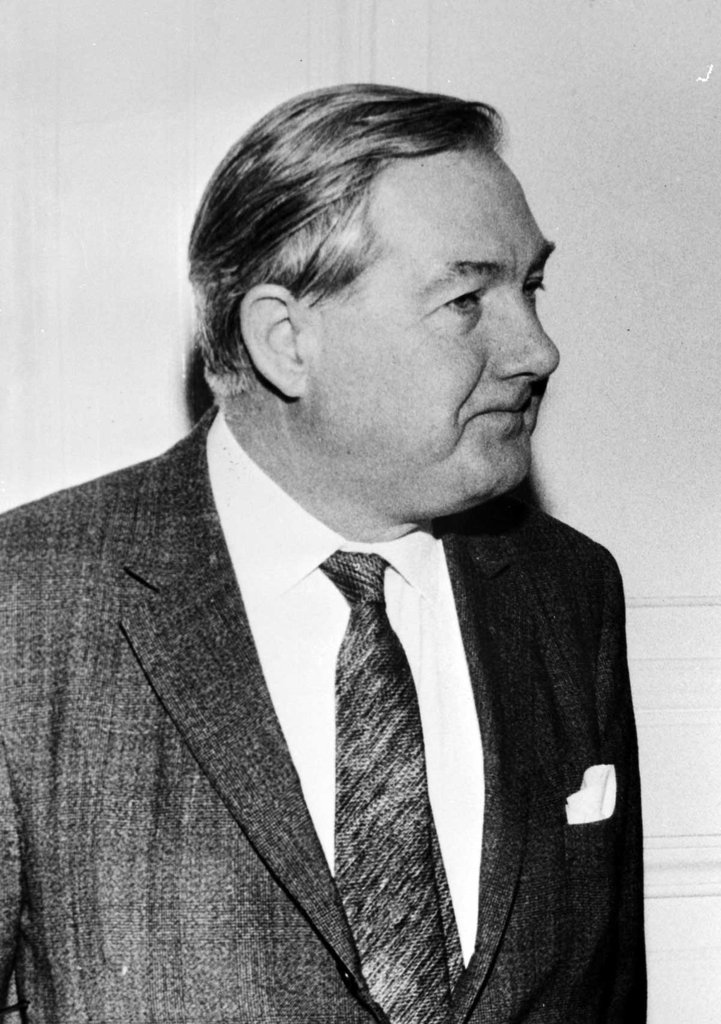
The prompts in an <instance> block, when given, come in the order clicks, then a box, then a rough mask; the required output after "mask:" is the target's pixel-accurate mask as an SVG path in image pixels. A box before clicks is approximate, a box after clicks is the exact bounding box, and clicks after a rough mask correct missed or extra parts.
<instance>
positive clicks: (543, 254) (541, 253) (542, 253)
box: [530, 239, 556, 270]
mask: <svg viewBox="0 0 721 1024" xmlns="http://www.w3.org/2000/svg"><path fill="white" fill-rule="evenodd" d="M555 251H556V243H555V242H549V241H548V239H546V240H545V241H544V243H543V245H542V246H541V248H540V249H539V250H538V254H537V256H536V258H535V259H534V260H533V262H532V263H531V267H530V269H531V270H540V268H541V267H542V266H544V264H545V262H546V260H547V259H548V257H549V256H550V255H551V253H552V252H555Z"/></svg>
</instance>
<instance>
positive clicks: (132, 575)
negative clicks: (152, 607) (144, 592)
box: [123, 565, 160, 594]
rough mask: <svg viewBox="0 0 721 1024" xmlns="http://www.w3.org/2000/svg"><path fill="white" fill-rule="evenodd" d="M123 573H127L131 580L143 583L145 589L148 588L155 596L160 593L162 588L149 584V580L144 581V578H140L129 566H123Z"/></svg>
mask: <svg viewBox="0 0 721 1024" xmlns="http://www.w3.org/2000/svg"><path fill="white" fill-rule="evenodd" d="M123 572H124V573H127V575H128V576H130V578H131V579H133V580H135V581H136V582H137V583H142V585H143V586H144V587H147V588H148V590H152V591H153V593H154V594H159V593H160V587H156V586H155V585H154V584H153V583H150V582H148V580H145V579H143V577H142V576H138V574H137V572H133V570H132V569H129V568H128V566H127V565H125V566H123Z"/></svg>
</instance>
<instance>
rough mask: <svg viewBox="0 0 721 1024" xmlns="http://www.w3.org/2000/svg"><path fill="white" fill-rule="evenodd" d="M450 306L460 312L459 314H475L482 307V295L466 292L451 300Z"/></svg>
mask: <svg viewBox="0 0 721 1024" xmlns="http://www.w3.org/2000/svg"><path fill="white" fill-rule="evenodd" d="M448 305H449V306H450V307H451V309H456V310H458V312H459V313H475V312H476V311H477V310H478V309H479V308H480V305H481V293H480V292H465V294H463V295H459V296H458V297H457V298H455V299H451V301H450V302H449V303H448Z"/></svg>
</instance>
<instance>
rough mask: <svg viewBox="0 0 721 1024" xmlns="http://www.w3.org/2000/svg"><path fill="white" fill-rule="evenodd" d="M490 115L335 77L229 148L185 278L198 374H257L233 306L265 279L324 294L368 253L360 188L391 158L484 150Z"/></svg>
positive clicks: (247, 380) (492, 124)
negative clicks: (199, 359)
mask: <svg viewBox="0 0 721 1024" xmlns="http://www.w3.org/2000/svg"><path fill="white" fill-rule="evenodd" d="M500 140H501V121H500V118H499V117H498V115H497V113H496V112H495V111H494V110H493V109H492V108H490V107H487V106H485V105H484V104H482V103H472V102H467V101H465V100H460V99H455V98H453V97H450V96H441V95H435V94H426V93H419V92H414V91H412V90H410V89H401V88H397V87H395V86H382V85H342V86H336V87H333V88H328V89H319V90H317V91H316V92H312V93H308V94H306V95H303V96H298V97H295V98H294V99H291V100H289V101H288V102H286V103H283V104H281V105H280V106H279V107H276V108H275V109H274V110H272V111H271V112H270V113H269V114H267V115H266V116H265V117H264V118H262V119H261V120H260V121H259V122H258V123H257V124H256V125H255V126H254V127H253V128H251V129H250V131H249V132H248V133H247V134H246V135H244V136H243V137H242V138H241V139H240V140H239V141H238V142H237V143H236V145H235V146H233V147H232V149H231V150H230V151H229V152H228V154H227V155H226V157H225V158H224V160H223V161H222V162H221V164H220V165H219V167H218V168H217V170H216V172H215V174H214V175H213V177H212V179H211V181H210V183H209V184H208V187H207V189H206V191H205V194H204V196H203V199H202V201H201V204H200V208H199V210H198V213H197V216H196V220H195V224H194V226H193V231H192V235H191V240H190V277H191V281H192V282H193V285H194V288H195V292H196V299H197V306H198V338H199V342H200V346H201V350H202V353H203V357H204V360H205V366H206V373H207V376H208V380H209V383H210V385H211V387H212V388H213V390H214V391H215V392H216V393H217V394H218V395H220V396H223V395H231V394H234V393H238V392H240V391H243V390H245V389H246V388H248V387H249V386H252V384H253V383H254V381H255V372H254V370H253V367H252V363H251V361H250V360H249V358H248V353H247V351H246V349H245V344H244V340H243V337H242V333H241V326H240V304H241V301H242V299H243V296H244V295H245V294H246V293H247V292H248V290H249V289H250V288H252V287H253V286H254V285H257V284H260V283H261V282H272V283H274V284H278V285H283V286H284V287H286V288H288V289H289V291H290V292H292V293H293V294H294V295H295V296H296V297H297V298H302V297H304V296H306V295H308V296H312V297H313V298H316V299H317V298H325V297H327V296H329V295H333V294H336V293H338V292H341V291H342V290H343V289H345V288H347V287H348V286H349V285H351V284H352V283H353V281H355V280H356V278H357V277H358V276H359V275H360V273H361V272H362V271H363V270H364V269H365V268H366V267H367V266H368V265H369V263H370V262H371V261H372V260H373V258H374V256H375V255H376V254H377V252H378V245H377V239H376V237H375V235H374V232H373V230H372V228H371V225H370V223H369V220H368V217H367V206H368V199H369V194H370V190H371V188H372V185H373V183H374V181H375V180H376V178H377V176H378V175H379V173H380V172H381V171H382V170H383V169H384V168H385V167H386V166H388V164H389V163H390V162H391V161H393V160H397V159H409V158H418V157H421V156H428V155H431V154H434V153H441V152H447V151H450V150H454V151H458V150H463V149H468V148H475V149H477V150H479V151H483V152H494V151H495V150H496V149H497V148H498V146H499V144H500Z"/></svg>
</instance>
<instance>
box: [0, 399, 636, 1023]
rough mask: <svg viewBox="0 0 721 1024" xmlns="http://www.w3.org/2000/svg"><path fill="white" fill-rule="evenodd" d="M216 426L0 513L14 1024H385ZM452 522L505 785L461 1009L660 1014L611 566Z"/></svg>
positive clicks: (0, 716)
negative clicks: (340, 887) (293, 747)
mask: <svg viewBox="0 0 721 1024" xmlns="http://www.w3.org/2000/svg"><path fill="white" fill-rule="evenodd" d="M209 424H210V417H208V418H207V419H206V420H205V421H204V422H203V423H201V424H200V425H199V427H198V429H197V430H196V431H195V432H194V433H193V434H192V435H191V436H190V437H189V438H187V439H186V440H184V441H182V442H181V443H180V444H179V445H178V446H177V447H176V448H174V449H173V450H172V451H170V452H168V453H167V454H166V455H164V456H162V457H161V458H159V459H155V460H153V461H151V462H150V463H146V464H144V465H141V466H136V467H134V468H132V469H129V470H124V471H122V472H120V473H117V474H113V475H111V476H110V477H107V478H105V479H103V480H98V481H94V482H92V483H89V484H85V485H83V486H82V487H80V488H74V489H73V490H71V491H67V492H64V493H63V494H58V495H53V496H52V497H50V498H46V499H43V500H42V501H40V502H38V503H36V504H34V505H31V506H29V507H26V508H23V509H18V510H16V511H14V512H12V513H9V514H8V515H6V516H4V517H2V519H0V564H2V572H0V709H1V713H0V1008H3V1007H7V1006H8V1005H14V1004H16V1002H17V1001H18V1000H23V1001H26V1002H27V1003H28V1004H29V1005H28V1008H27V1010H26V1011H25V1012H24V1013H23V1014H19V1013H5V1015H3V1016H2V1018H0V1019H2V1021H3V1022H4V1021H5V1020H7V1021H8V1022H13V1024H15V1022H19V1021H20V1020H21V1019H22V1020H23V1022H25V1024H199V1022H202V1024H231V1022H232V1024H239V1022H243V1024H309V1022H313V1024H385V1022H386V1021H387V1018H386V1016H385V1014H383V1013H382V1011H380V1010H379V1009H378V1007H377V1005H376V1003H375V1001H374V1000H372V998H371V996H370V994H369V993H368V990H367V986H366V984H365V980H364V978H363V975H362V972H361V970H360V965H359V963H358V956H357V951H356V949H355V945H354V942H353V938H352V936H351V933H350V929H349V927H348V923H347V921H346V918H345V914H344V910H343V906H342V903H341V900H340V897H339V895H338V892H337V887H336V885H335V882H334V879H333V877H332V876H331V874H330V871H329V870H328V865H327V862H326V860H325V857H324V854H323V850H322V848H321V846H320V843H319V842H318V838H317V836H316V835H315V832H314V829H313V824H312V821H311V819H310V815H309V814H308V811H307V808H306V806H305V803H304V799H303V793H302V790H301V786H300V783H299V780H298V777H297V773H296V772H295V770H294V767H293V764H292V761H291V759H290V756H289V753H288V749H287V746H286V744H285V741H284V737H283V734H282V731H281V729H280V726H279V723H278V721H277V719H276V717H275V714H274V710H273V706H272V702H271V700H270V696H269V694H268V691H267V687H266V686H265V681H264V679H263V674H262V669H261V666H260V662H259V660H258V657H257V652H256V650H255V647H254V643H253V638H252V635H251V632H250V627H249V624H248V620H247V616H246V614H245V610H244V607H243V601H242V595H241V593H240V591H239V589H238V586H237V582H236V579H235V576H234V574H233V569H232V564H231V562H230V559H229V556H228V553H227V549H226V547H225V544H224V539H223V535H222V531H221V528H220V524H219V522H218V519H217V514H216V511H215V507H214V504H213V498H212V491H211V487H210V482H209V479H208V473H207V459H206V450H205V445H206V436H207V429H208V426H209ZM436 532H437V533H438V534H439V536H441V537H442V538H443V544H444V548H445V553H446V559H447V562H448V568H449V573H450V577H451V582H452V585H453V591H454V595H455V599H456V608H457V611H458V619H459V623H460V626H461V633H462V636H463V642H464V647H465V651H466V658H467V661H468V668H469V673H470V677H471V684H472V687H473V692H474V695H475V699H476V707H477V709H478V722H479V726H480V729H481V733H482V738H483V756H484V776H485V780H486V800H485V816H484V836H483V856H482V862H481V877H480V885H479V891H480V897H479V908H478V935H477V939H476V948H475V952H474V954H473V957H472V958H471V961H470V963H469V964H468V966H467V968H466V970H465V971H464V972H463V975H462V977H461V978H460V980H459V982H458V984H457V985H456V986H455V988H454V992H453V1007H452V1020H453V1022H454V1024H571V1022H572V1024H642V1022H643V1021H644V1020H645V1009H644V1006H645V972H644V949H643V902H642V900H643V876H642V844H641V813H640V798H639V778H638V759H637V750H636V742H635V730H634V723H633V711H632V707H631V691H630V687H629V682H628V674H627V670H626V662H625V647H624V630H623V592H622V587H621V581H620V578H619V575H618V570H617V568H616V565H615V563H614V561H613V559H612V558H611V557H610V555H609V554H608V552H606V551H605V550H603V549H602V548H600V547H599V546H598V545H597V544H594V543H593V542H592V541H590V540H588V538H586V537H583V536H582V535H581V534H579V533H577V532H576V531H575V530H572V529H570V528H569V527H567V526H564V525H563V524H561V523H559V522H557V521H556V520H554V519H552V518H551V517H549V516H547V515H544V514H543V513H541V512H540V511H538V510H535V509H528V508H525V507H524V506H522V505H520V504H519V503H518V502H517V501H515V500H513V499H507V498H504V499H499V500H498V501H497V502H494V503H489V504H488V505H487V506H484V507H483V508H481V509H476V510H473V511H472V512H469V513H467V514H464V515H463V516H460V517H457V518H454V519H453V520H448V521H444V522H439V523H437V524H436ZM282 638H283V625H282V623H281V622H279V623H278V642H279V643H282ZM591 764H614V765H615V766H616V775H617V779H618V797H617V802H616V810H615V811H614V814H613V815H612V816H611V818H609V819H607V820H605V821H602V822H594V823H592V824H589V825H578V826H570V825H568V823H567V821H566V815H565V801H566V797H567V796H568V794H569V793H572V792H575V791H576V790H577V789H578V788H579V787H580V785H581V780H582V778H583V774H584V771H585V770H586V769H587V768H588V766H589V765H591ZM13 974H14V976H15V980H16V983H17V986H16V987H17V993H16V994H15V992H14V991H13V986H12V983H11V978H12V976H13Z"/></svg>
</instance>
